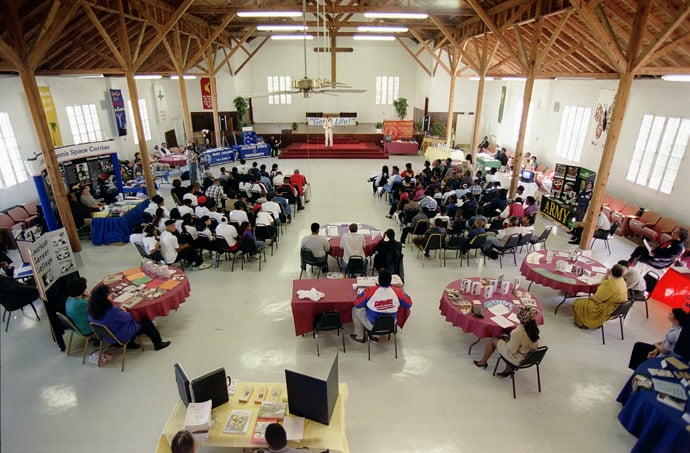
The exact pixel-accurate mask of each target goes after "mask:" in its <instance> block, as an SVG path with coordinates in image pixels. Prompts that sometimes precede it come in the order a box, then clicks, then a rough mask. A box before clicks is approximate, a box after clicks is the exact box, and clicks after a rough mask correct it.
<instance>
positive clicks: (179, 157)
mask: <svg viewBox="0 0 690 453" xmlns="http://www.w3.org/2000/svg"><path fill="white" fill-rule="evenodd" d="M158 163H161V164H168V165H170V166H171V167H184V166H185V165H187V157H185V156H184V155H183V154H171V155H169V156H165V157H161V158H160V159H158Z"/></svg>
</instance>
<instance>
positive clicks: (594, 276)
mask: <svg viewBox="0 0 690 453" xmlns="http://www.w3.org/2000/svg"><path fill="white" fill-rule="evenodd" d="M569 256H570V255H569V253H568V252H564V251H559V250H539V251H536V252H532V253H530V254H529V255H527V256H526V257H525V258H524V259H523V260H522V265H521V266H520V273H521V274H522V275H524V276H525V278H526V279H527V280H529V281H530V282H531V283H530V284H529V288H531V287H532V283H536V284H538V285H541V286H546V287H548V288H553V289H556V290H561V291H565V293H566V294H565V295H564V296H563V300H562V301H561V303H560V304H558V306H556V310H555V312H554V313H558V307H560V306H561V305H563V302H565V300H566V298H567V297H568V294H572V295H575V294H577V293H589V294H591V293H593V292H595V291H596V289H597V287H598V286H599V284H600V283H601V281H602V280H603V278H604V275H605V274H606V272H607V271H608V269H607V268H606V266H604V265H603V264H601V263H600V262H598V261H596V260H593V259H592V258H587V257H584V256H580V257H579V258H578V260H577V261H576V262H575V263H571V262H570V259H569ZM559 261H565V262H567V263H568V264H569V265H574V266H576V267H579V268H581V269H583V270H584V271H586V272H585V273H587V272H589V273H590V274H591V275H590V276H585V275H581V276H580V275H576V274H574V273H572V272H562V271H559V270H557V269H556V266H557V263H558V262H559ZM529 288H528V289H529Z"/></svg>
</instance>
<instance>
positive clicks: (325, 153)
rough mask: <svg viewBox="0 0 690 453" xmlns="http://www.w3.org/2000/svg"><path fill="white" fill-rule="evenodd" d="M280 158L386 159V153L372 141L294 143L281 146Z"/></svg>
mask: <svg viewBox="0 0 690 453" xmlns="http://www.w3.org/2000/svg"><path fill="white" fill-rule="evenodd" d="M278 157H279V158H280V159H388V153H386V152H385V151H384V150H383V148H381V147H380V146H377V145H376V144H374V143H363V142H348V143H338V142H336V143H335V144H334V146H333V147H332V148H326V147H325V146H324V145H323V143H294V144H292V145H290V146H287V147H285V148H283V150H282V151H281V152H280V155H279V156H278Z"/></svg>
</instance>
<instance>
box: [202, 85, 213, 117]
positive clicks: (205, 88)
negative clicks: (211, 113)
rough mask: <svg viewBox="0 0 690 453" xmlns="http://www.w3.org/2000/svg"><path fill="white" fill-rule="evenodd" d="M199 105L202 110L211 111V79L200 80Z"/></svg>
mask: <svg viewBox="0 0 690 453" xmlns="http://www.w3.org/2000/svg"><path fill="white" fill-rule="evenodd" d="M201 105H202V107H203V108H204V110H213V98H212V97H211V79H210V78H209V77H202V78H201Z"/></svg>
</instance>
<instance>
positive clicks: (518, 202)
mask: <svg viewBox="0 0 690 453" xmlns="http://www.w3.org/2000/svg"><path fill="white" fill-rule="evenodd" d="M524 216H525V209H524V208H523V207H522V198H520V197H517V198H516V199H515V201H513V202H512V203H510V204H508V206H506V208H505V209H504V210H503V211H501V213H500V214H499V215H498V217H499V218H501V219H507V218H509V217H520V218H522V217H524Z"/></svg>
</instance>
